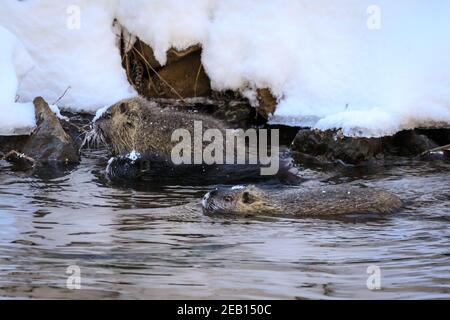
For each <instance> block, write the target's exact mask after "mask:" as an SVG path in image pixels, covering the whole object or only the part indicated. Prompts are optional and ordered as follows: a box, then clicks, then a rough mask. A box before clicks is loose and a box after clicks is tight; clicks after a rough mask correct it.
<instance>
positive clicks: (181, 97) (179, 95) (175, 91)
mask: <svg viewBox="0 0 450 320" xmlns="http://www.w3.org/2000/svg"><path fill="white" fill-rule="evenodd" d="M133 49H134V51H136V53H137V54H138V55H139V56H140V57H141V58H142V59H143V60H144V62H145V63H146V64H147V65H148V66H149V68H150V69H151V70H152V71H153V72H154V73H155V74H156V75H157V76H158V78H159V79H161V81H162V82H163V83H164V84H165V85H166V86H168V87H169V88H170V89H171V90H172V91H173V92H174V93H175V94H176V95H177V96H178V97H179V98H180V99H181V101H183V102H184V98H183V96H181V94H179V93H178V91H177V90H175V88H174V87H172V86H171V85H170V84H169V83H168V82H167V81H166V80H165V79H164V78H163V77H161V75H160V74H159V73H158V72H157V71H156V70H155V68H153V67H152V65H151V64H150V63H149V62H148V60H147V59H146V58H145V57H144V55H143V54H142V53H140V52H139V50H137V49H136V48H134V47H133Z"/></svg>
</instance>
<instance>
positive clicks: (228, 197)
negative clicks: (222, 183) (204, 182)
mask: <svg viewBox="0 0 450 320" xmlns="http://www.w3.org/2000/svg"><path fill="white" fill-rule="evenodd" d="M223 200H225V201H226V202H231V201H233V198H232V197H230V196H226V197H224V198H223Z"/></svg>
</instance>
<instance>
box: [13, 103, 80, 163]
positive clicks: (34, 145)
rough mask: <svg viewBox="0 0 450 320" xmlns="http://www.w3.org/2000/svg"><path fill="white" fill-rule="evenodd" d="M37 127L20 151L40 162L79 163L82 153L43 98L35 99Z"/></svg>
mask: <svg viewBox="0 0 450 320" xmlns="http://www.w3.org/2000/svg"><path fill="white" fill-rule="evenodd" d="M34 105H35V108H36V124H37V128H36V129H35V131H34V132H33V133H32V134H31V136H30V137H29V138H28V139H27V141H26V143H25V145H24V146H23V147H22V148H20V151H21V152H22V153H24V154H26V155H27V156H29V157H31V158H33V159H36V161H38V162H39V163H43V164H48V163H55V164H57V163H78V162H79V161H80V154H79V151H78V149H77V148H76V146H75V143H74V141H73V140H72V138H71V137H70V136H69V135H68V134H67V133H66V132H65V131H64V129H63V127H62V126H61V123H60V122H59V119H58V118H57V117H56V115H55V114H54V113H53V112H52V111H51V110H50V108H49V106H48V104H47V102H45V100H44V99H42V98H40V97H39V98H36V99H35V100H34Z"/></svg>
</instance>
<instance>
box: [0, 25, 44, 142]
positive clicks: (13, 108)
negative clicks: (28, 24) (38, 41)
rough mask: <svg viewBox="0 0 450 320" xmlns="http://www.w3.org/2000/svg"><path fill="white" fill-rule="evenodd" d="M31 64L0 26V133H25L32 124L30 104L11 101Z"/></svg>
mask: <svg viewBox="0 0 450 320" xmlns="http://www.w3.org/2000/svg"><path fill="white" fill-rule="evenodd" d="M32 66H33V63H32V60H31V58H30V56H29V55H28V53H27V52H26V50H25V48H24V47H23V45H22V44H21V43H20V42H19V40H18V39H17V38H16V37H15V36H14V35H13V34H12V33H11V32H10V31H8V30H7V29H5V28H3V27H2V26H0V135H14V134H28V133H30V132H31V130H32V129H33V128H34V126H35V125H36V122H35V116H34V106H33V104H32V103H15V101H16V93H17V89H18V86H19V81H20V80H21V79H22V77H23V76H24V75H25V74H26V72H27V71H29V70H30V69H31V68H32Z"/></svg>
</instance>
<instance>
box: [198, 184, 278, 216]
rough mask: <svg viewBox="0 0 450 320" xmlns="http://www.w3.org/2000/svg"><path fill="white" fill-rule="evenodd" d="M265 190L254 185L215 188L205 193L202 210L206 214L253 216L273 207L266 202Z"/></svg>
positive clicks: (266, 211) (268, 210)
mask: <svg viewBox="0 0 450 320" xmlns="http://www.w3.org/2000/svg"><path fill="white" fill-rule="evenodd" d="M266 199H268V197H267V196H266V195H265V191H263V190H262V189H259V188H257V187H255V186H248V187H243V186H238V187H233V188H231V189H216V190H214V191H211V192H209V193H208V194H206V195H205V197H204V198H203V201H202V205H203V211H204V213H205V214H207V215H236V216H253V215H255V214H258V213H268V212H270V211H272V210H273V209H274V208H273V207H271V205H270V204H269V203H267V202H266Z"/></svg>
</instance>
